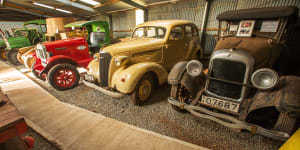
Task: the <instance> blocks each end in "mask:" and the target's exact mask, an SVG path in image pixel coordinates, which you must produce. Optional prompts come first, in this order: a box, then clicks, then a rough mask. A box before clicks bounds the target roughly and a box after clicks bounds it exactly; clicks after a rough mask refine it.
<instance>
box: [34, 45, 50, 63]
mask: <svg viewBox="0 0 300 150" xmlns="http://www.w3.org/2000/svg"><path fill="white" fill-rule="evenodd" d="M35 52H36V56H37V57H38V58H40V59H41V60H46V59H47V53H46V48H45V46H43V45H42V44H38V45H37V46H36V51H35Z"/></svg>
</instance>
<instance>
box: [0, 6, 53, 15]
mask: <svg viewBox="0 0 300 150" xmlns="http://www.w3.org/2000/svg"><path fill="white" fill-rule="evenodd" d="M5 9H6V10H13V11H17V12H21V13H24V14H28V15H34V16H39V17H40V16H43V17H52V16H48V15H42V14H38V13H34V12H31V11H26V10H21V9H17V8H13V7H6V8H5Z"/></svg>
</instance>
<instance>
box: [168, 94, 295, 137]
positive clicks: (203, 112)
mask: <svg viewBox="0 0 300 150" xmlns="http://www.w3.org/2000/svg"><path fill="white" fill-rule="evenodd" d="M168 102H169V103H171V104H172V105H175V106H178V107H180V108H182V109H185V110H187V111H189V112H190V113H191V114H193V115H195V116H197V117H201V118H205V119H209V120H212V121H214V122H217V123H219V124H222V125H224V126H226V127H228V128H232V129H238V130H248V131H250V132H251V133H257V134H261V135H264V136H266V137H269V138H272V139H276V140H280V141H286V140H287V139H288V138H289V137H290V135H289V134H288V133H285V132H278V131H272V130H269V129H265V128H263V127H260V126H258V125H255V124H250V123H247V122H243V121H240V120H238V119H236V118H234V117H232V116H229V115H226V114H221V113H216V112H213V111H210V110H208V109H206V108H204V107H201V106H193V105H188V104H185V103H183V102H180V101H178V100H175V99H174V98H173V97H169V98H168ZM224 120H228V121H224Z"/></svg>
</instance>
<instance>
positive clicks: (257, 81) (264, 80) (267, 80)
mask: <svg viewBox="0 0 300 150" xmlns="http://www.w3.org/2000/svg"><path fill="white" fill-rule="evenodd" d="M251 82H252V84H253V85H254V86H255V87H256V88H258V89H260V90H269V89H272V88H274V87H276V86H277V84H278V83H279V75H278V74H277V73H276V72H275V71H274V70H272V69H268V68H262V69H258V70H256V71H255V72H254V73H253V74H252V76H251Z"/></svg>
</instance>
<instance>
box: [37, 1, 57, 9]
mask: <svg viewBox="0 0 300 150" xmlns="http://www.w3.org/2000/svg"><path fill="white" fill-rule="evenodd" d="M33 4H34V5H37V6H41V7H45V8H49V9H54V7H52V6H48V5H44V4H41V3H36V2H34V3H33Z"/></svg>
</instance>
